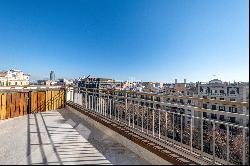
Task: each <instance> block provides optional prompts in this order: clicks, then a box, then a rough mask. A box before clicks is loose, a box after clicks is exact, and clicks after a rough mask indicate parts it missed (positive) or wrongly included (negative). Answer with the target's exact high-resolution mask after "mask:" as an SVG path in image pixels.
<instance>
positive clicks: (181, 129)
mask: <svg viewBox="0 0 250 166" xmlns="http://www.w3.org/2000/svg"><path fill="white" fill-rule="evenodd" d="M182 121H183V117H182V114H181V149H182V148H183V145H182V139H183V126H182V125H183V124H182V123H183V122H182Z"/></svg>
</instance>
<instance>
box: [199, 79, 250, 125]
mask: <svg viewBox="0 0 250 166" xmlns="http://www.w3.org/2000/svg"><path fill="white" fill-rule="evenodd" d="M248 95H249V87H248V86H247V85H245V84H241V83H233V84H230V83H224V82H222V81H221V80H218V79H214V80H211V81H209V83H205V84H202V83H200V84H199V85H198V96H199V97H200V98H208V99H215V100H225V101H237V102H243V101H247V100H248ZM202 107H203V108H206V109H212V110H219V111H226V112H232V113H240V114H247V115H248V114H249V110H248V109H246V108H244V107H243V108H237V107H233V106H225V105H220V104H209V103H203V106H202ZM206 116H207V117H208V118H212V119H218V120H229V121H230V122H232V123H240V124H241V123H242V121H241V120H239V119H236V118H231V117H224V116H222V115H221V116H218V115H215V114H211V115H206Z"/></svg>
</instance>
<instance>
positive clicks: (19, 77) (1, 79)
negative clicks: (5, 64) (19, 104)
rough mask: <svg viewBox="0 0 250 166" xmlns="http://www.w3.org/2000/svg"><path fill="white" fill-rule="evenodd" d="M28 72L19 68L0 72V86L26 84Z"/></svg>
mask: <svg viewBox="0 0 250 166" xmlns="http://www.w3.org/2000/svg"><path fill="white" fill-rule="evenodd" d="M29 78H30V75H29V74H25V73H23V71H21V70H15V69H11V70H8V71H1V72H0V86H26V85H29Z"/></svg>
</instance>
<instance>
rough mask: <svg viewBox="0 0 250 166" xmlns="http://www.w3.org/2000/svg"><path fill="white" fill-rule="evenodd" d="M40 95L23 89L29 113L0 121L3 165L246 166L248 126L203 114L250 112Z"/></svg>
mask: <svg viewBox="0 0 250 166" xmlns="http://www.w3.org/2000/svg"><path fill="white" fill-rule="evenodd" d="M44 93H45V95H41V94H40V97H37V98H36V99H37V102H35V100H34V101H33V99H32V95H31V94H32V93H31V94H30V96H29V95H28V96H29V97H28V100H27V102H28V103H31V105H30V107H29V104H27V114H26V113H22V115H20V116H19V117H17V116H13V117H12V113H11V115H10V117H9V118H12V119H7V120H3V121H0V128H1V129H3V130H0V136H1V137H0V138H1V139H0V140H1V141H0V149H1V151H4V152H5V153H4V155H2V156H0V164H187V165H188V164H245V165H246V164H248V161H249V155H248V154H249V148H248V147H249V143H248V139H249V128H248V127H247V126H245V125H240V124H233V123H231V122H226V121H220V120H217V119H214V120H213V119H209V118H206V117H203V114H202V113H206V114H211V113H214V114H217V116H218V117H219V116H220V115H225V116H229V115H230V117H236V118H241V119H243V120H244V121H247V122H248V121H249V117H248V115H242V114H238V113H230V112H224V111H217V110H209V109H203V108H199V107H195V106H190V105H185V104H184V105H183V104H177V103H168V102H159V101H155V99H156V98H157V97H159V95H155V94H143V95H144V97H145V95H148V96H151V97H149V98H150V99H152V100H146V99H142V98H139V96H141V95H142V94H141V93H140V95H139V93H137V92H129V91H115V90H96V89H67V90H66V94H65V95H64V97H65V98H64V99H63V98H61V97H57V96H56V95H54V96H53V95H49V94H50V93H49V92H47V91H46V92H44ZM51 94H56V93H51ZM59 94H60V93H59ZM33 96H35V95H33ZM38 96H39V95H38ZM41 96H44V98H43V97H41ZM60 96H63V95H60ZM172 97H174V96H169V98H172ZM145 98H147V97H145ZM58 99H59V100H58ZM65 100H66V101H65ZM190 100H199V99H194V98H193V99H190ZM40 101H41V102H40ZM64 101H65V102H64ZM32 103H33V104H32ZM37 103H38V104H37ZM39 103H40V104H39ZM41 103H42V104H41ZM56 103H57V104H56ZM58 103H59V105H58ZM142 103H144V104H142ZM229 104H230V103H229ZM0 105H1V103H0ZM156 105H159V108H156ZM0 108H1V107H0ZM13 108H14V107H13ZM15 108H17V107H15ZM29 109H30V111H29ZM179 109H181V110H191V112H194V113H191V112H190V113H191V114H190V115H188V114H184V113H185V111H184V112H182V113H180V112H178V110H179ZM22 110H23V109H22ZM50 110H51V111H50ZM216 111H217V112H216ZM0 112H1V110H0ZM19 112H20V109H19ZM200 113H201V114H200ZM0 115H1V114H0ZM13 115H17V113H16V114H13ZM194 115H196V116H194ZM1 117H2V116H1ZM5 117H6V116H5ZM222 125H223V127H221V126H222ZM23 129H24V130H23ZM13 149H14V150H13ZM9 156H15V157H9Z"/></svg>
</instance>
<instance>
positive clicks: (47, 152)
mask: <svg viewBox="0 0 250 166" xmlns="http://www.w3.org/2000/svg"><path fill="white" fill-rule="evenodd" d="M0 154H1V155H0V165H4V164H53V165H54V164H116V165H118V164H123V165H125V164H130V165H132V164H138V165H145V164H150V163H148V162H147V161H145V160H144V159H142V158H141V157H140V156H138V155H137V154H135V153H133V152H132V151H130V150H129V149H127V148H126V147H124V146H123V145H121V144H120V143H118V142H116V141H115V140H114V139H112V138H111V137H110V136H107V135H105V133H104V132H103V131H100V130H98V129H96V128H94V127H93V126H90V125H88V124H87V123H86V122H85V121H83V120H82V119H81V118H80V117H78V116H77V115H75V114H74V113H72V112H70V111H68V110H67V109H60V110H55V111H50V112H42V113H37V114H30V115H26V116H23V117H17V118H13V119H8V120H3V121H0Z"/></svg>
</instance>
